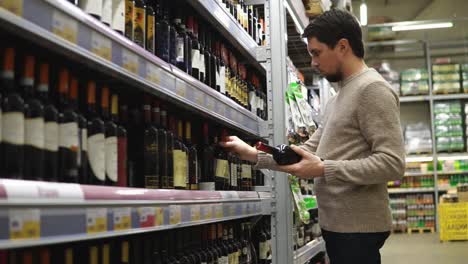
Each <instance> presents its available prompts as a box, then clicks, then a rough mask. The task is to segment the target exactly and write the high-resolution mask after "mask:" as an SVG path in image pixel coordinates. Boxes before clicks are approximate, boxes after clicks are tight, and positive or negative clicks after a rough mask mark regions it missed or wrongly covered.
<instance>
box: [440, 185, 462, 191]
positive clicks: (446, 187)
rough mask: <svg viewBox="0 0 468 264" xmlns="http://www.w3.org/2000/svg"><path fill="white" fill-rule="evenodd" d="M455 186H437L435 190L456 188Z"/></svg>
mask: <svg viewBox="0 0 468 264" xmlns="http://www.w3.org/2000/svg"><path fill="white" fill-rule="evenodd" d="M456 188H457V187H456V186H438V188H437V190H438V191H439V192H446V191H448V190H450V189H456Z"/></svg>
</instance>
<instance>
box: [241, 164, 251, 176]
mask: <svg viewBox="0 0 468 264" xmlns="http://www.w3.org/2000/svg"><path fill="white" fill-rule="evenodd" d="M242 178H245V179H252V166H250V165H248V164H242Z"/></svg>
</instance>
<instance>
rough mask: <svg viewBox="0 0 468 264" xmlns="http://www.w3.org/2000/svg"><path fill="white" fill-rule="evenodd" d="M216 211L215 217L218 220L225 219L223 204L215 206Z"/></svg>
mask: <svg viewBox="0 0 468 264" xmlns="http://www.w3.org/2000/svg"><path fill="white" fill-rule="evenodd" d="M214 210H215V217H216V218H223V217H224V212H223V205H222V204H217V205H215V207H214Z"/></svg>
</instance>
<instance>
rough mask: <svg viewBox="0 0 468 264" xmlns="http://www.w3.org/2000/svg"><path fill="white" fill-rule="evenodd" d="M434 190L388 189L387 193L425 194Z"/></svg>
mask: <svg viewBox="0 0 468 264" xmlns="http://www.w3.org/2000/svg"><path fill="white" fill-rule="evenodd" d="M434 190H435V189H434V188H388V193H425V192H433V191H434Z"/></svg>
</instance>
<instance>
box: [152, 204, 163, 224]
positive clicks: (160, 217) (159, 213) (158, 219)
mask: <svg viewBox="0 0 468 264" xmlns="http://www.w3.org/2000/svg"><path fill="white" fill-rule="evenodd" d="M155 216H156V218H155V222H154V225H155V226H162V225H163V224H164V209H163V208H161V207H156V208H155Z"/></svg>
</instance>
